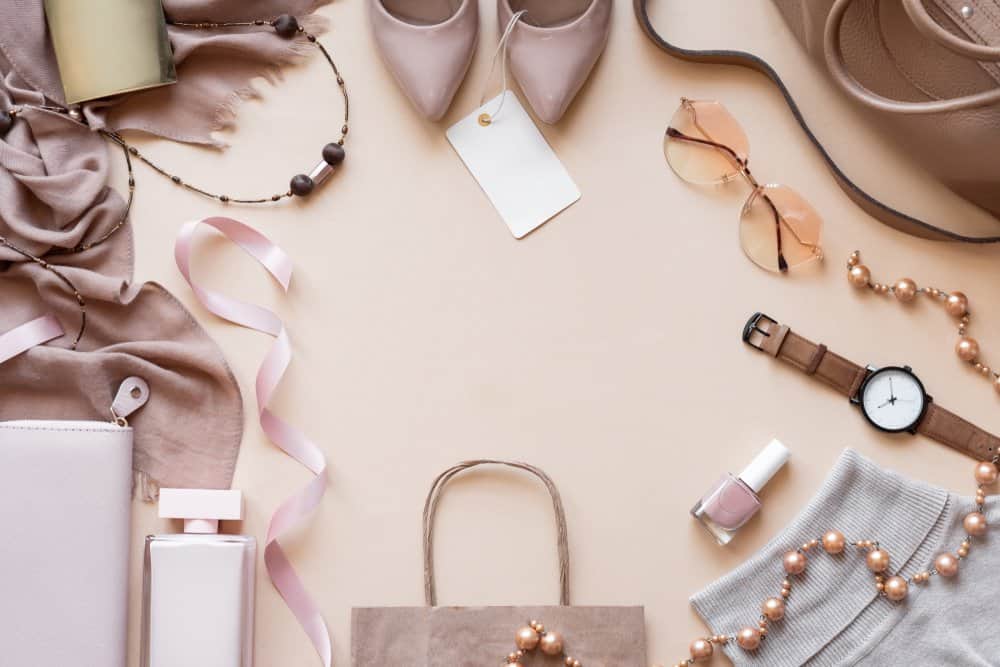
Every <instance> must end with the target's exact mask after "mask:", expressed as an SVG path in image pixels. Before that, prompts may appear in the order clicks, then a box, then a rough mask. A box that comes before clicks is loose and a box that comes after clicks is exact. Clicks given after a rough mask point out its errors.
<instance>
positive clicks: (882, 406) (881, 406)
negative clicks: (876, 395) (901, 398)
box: [879, 398, 892, 408]
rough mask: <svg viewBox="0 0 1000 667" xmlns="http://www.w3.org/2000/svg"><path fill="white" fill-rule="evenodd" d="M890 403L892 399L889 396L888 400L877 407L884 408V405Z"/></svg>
mask: <svg viewBox="0 0 1000 667" xmlns="http://www.w3.org/2000/svg"><path fill="white" fill-rule="evenodd" d="M890 403H892V399H891V398H890V399H889V400H888V401H886V402H885V403H883V404H882V405H880V406H879V407H880V408H884V407H885V406H887V405H889V404H890Z"/></svg>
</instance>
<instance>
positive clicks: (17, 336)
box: [0, 315, 64, 364]
mask: <svg viewBox="0 0 1000 667" xmlns="http://www.w3.org/2000/svg"><path fill="white" fill-rule="evenodd" d="M63 334H64V332H63V328H62V325H61V324H59V320H57V319H56V318H55V317H54V316H52V315H42V316H41V317H38V318H35V319H33V320H31V321H30V322H25V323H24V324H19V325H18V326H16V327H14V328H13V329H11V330H10V331H8V332H7V333H5V334H3V335H2V336H0V364H2V363H3V362H5V361H7V360H8V359H13V358H14V357H16V356H17V355H19V354H21V353H23V352H27V351H28V350H30V349H31V348H33V347H35V346H36V345H41V344H43V343H48V342H49V341H50V340H53V339H56V338H59V337H60V336H62V335H63Z"/></svg>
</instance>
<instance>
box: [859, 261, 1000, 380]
mask: <svg viewBox="0 0 1000 667" xmlns="http://www.w3.org/2000/svg"><path fill="white" fill-rule="evenodd" d="M847 279H848V281H849V282H850V283H851V284H852V285H854V286H855V287H857V288H858V289H865V288H867V289H870V290H871V291H873V292H875V293H876V294H889V293H892V295H893V296H895V297H896V298H897V299H898V300H899V301H901V302H902V303H910V302H911V301H913V300H914V299H915V298H916V297H917V295H918V294H926V295H927V296H929V297H931V298H932V299H934V300H936V301H939V302H940V303H941V304H942V305H943V306H944V309H945V310H946V311H948V314H949V315H951V316H952V317H955V318H957V319H958V342H957V343H956V344H955V353H956V354H957V355H958V358H959V359H961V360H962V361H964V362H965V363H967V364H969V365H970V366H972V367H973V368H975V369H976V371H977V372H978V373H979V374H980V375H982V376H983V377H986V378H989V379H990V381H991V382H992V383H993V388H994V389H996V390H997V393H1000V373H998V372H997V371H995V370H993V369H992V368H990V367H989V366H987V365H986V364H984V363H982V361H980V358H979V341H977V340H976V339H975V338H972V337H971V336H968V335H967V332H968V329H969V319H970V317H971V314H970V313H969V298H968V297H967V296H965V295H964V294H962V293H961V292H951V293H949V292H945V291H944V290H940V289H938V288H936V287H917V283H915V282H914V281H913V280H912V279H910V278H900V279H899V280H897V281H896V282H895V283H894V284H892V285H886V284H883V283H878V282H872V273H871V270H870V269H869V268H868V267H867V266H865V265H864V264H862V263H861V253H860V252H859V251H857V250H855V251H854V252H852V253H851V256H850V257H849V258H848V259H847Z"/></svg>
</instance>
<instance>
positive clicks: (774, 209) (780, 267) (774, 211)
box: [751, 192, 788, 273]
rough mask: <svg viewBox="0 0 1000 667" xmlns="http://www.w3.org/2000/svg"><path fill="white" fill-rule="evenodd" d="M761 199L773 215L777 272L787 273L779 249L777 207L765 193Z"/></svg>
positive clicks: (779, 237)
mask: <svg viewBox="0 0 1000 667" xmlns="http://www.w3.org/2000/svg"><path fill="white" fill-rule="evenodd" d="M751 196H752V195H751ZM761 197H763V198H764V201H766V202H767V205H768V207H769V208H770V209H771V213H772V214H773V215H774V238H775V239H776V240H777V244H778V270H779V271H781V272H782V273H785V272H786V271H788V262H787V261H786V260H785V251H784V249H783V248H782V247H781V213H779V212H778V207H777V206H775V205H774V202H773V201H771V198H770V197H768V196H767V193H763V192H762V193H761Z"/></svg>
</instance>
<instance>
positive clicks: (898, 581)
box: [514, 455, 1000, 667]
mask: <svg viewBox="0 0 1000 667" xmlns="http://www.w3.org/2000/svg"><path fill="white" fill-rule="evenodd" d="M998 462H1000V455H998V456H995V457H993V460H992V461H981V462H979V463H978V464H976V469H975V478H976V484H977V488H976V509H975V510H974V511H972V512H969V513H968V514H966V515H965V518H964V519H963V520H962V527H963V528H964V529H965V533H966V537H965V539H964V540H962V543H961V544H960V545H959V547H958V550H957V551H956V552H955V553H951V552H945V553H942V554H939V555H938V556H937V557H936V558H935V559H934V563H933V566H932V567H931V568H930V569H928V570H922V571H920V572H917V573H916V574H914V575H912V576H911V577H909V578H905V577H902V576H900V575H899V574H889V573H890V556H889V552H888V551H886V550H885V549H883V548H882V547H881V546H880V545H879V543H878V542H877V541H874V540H857V541H854V542H848V540H847V539H846V538H845V537H844V534H843V533H841V532H840V531H837V530H830V531H828V532H826V533H824V534H823V535H822V536H821V537H817V538H816V539H812V540H809V541H808V542H806V543H805V544H803V545H802V546H800V547H799V548H798V549H795V550H793V551H788V552H786V553H785V554H784V555H783V556H782V559H781V561H782V567H783V568H784V570H785V579H784V581H782V583H781V592H780V594H779V595H777V596H774V597H770V598H768V599H767V600H765V601H764V603H763V604H762V605H761V615H760V620H759V621H758V623H757V626H756V627H754V626H751V625H748V626H746V627H744V628H741V629H740V630H738V631H736V632H735V633H732V634H724V635H713V636H711V637H699V638H698V639H695V640H694V641H693V642H691V645H690V646H689V647H688V648H689V653H690V657H689V658H687V659H685V660H681V661H680V662H678V663H676V664H675V665H674V667H688V666H689V665H692V664H694V663H696V662H702V661H705V660H708V659H710V658H711V657H712V654H713V653H714V652H715V646H723V645H726V644H728V643H729V641H730V640H735V641H736V643H737V645H738V646H739V647H740V648H741V649H743V650H744V651H756V650H757V649H758V648H760V647H761V645H762V644H763V643H764V640H765V639H766V638H767V633H768V628H769V626H770V624H771V623H774V622H777V621H780V620H782V619H783V618H784V617H785V608H786V605H787V601H788V599H789V597H791V594H792V581H793V578H794V577H797V576H799V575H801V574H802V573H803V572H805V571H806V567H807V565H808V562H809V557H808V554H809V552H811V551H817V550H818V548H819V547H820V546H822V547H823V551H825V552H826V553H827V554H829V555H832V556H836V555H838V554H842V553H843V552H844V551H845V550H846V549H847V547H848V545H850V546H854V547H855V548H856V549H857V552H858V553H861V554H864V556H865V565H866V566H867V567H868V569H869V570H870V571H871V573H872V575H873V577H874V583H875V589H876V590H877V591H878V594H879V595H880V596H882V597H884V598H886V599H888V600H890V601H892V602H900V601H901V600H904V599H905V598H906V596H907V594H908V593H909V587H910V585H911V584H926V583H927V582H929V581H930V580H931V578H932V577H935V576H939V577H945V578H951V577H954V576H955V575H957V574H958V567H959V563H960V562H961V561H962V560H964V559H965V558H967V557H968V555H969V550H970V549H971V548H972V543H973V540H974V539H975V538H977V537H982V536H983V535H985V534H986V528H987V525H986V515H985V514H983V505H984V504H985V503H986V487H987V486H988V485H990V484H993V483H995V482H996V481H997V477H998V476H1000V471H998V469H997V463H998ZM518 636H520V633H519V634H518ZM514 663H515V664H516V661H514ZM566 664H569V663H568V662H567V663H566ZM653 667H662V666H661V665H654V666H653Z"/></svg>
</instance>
